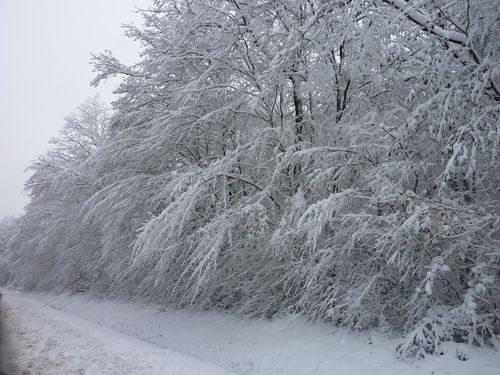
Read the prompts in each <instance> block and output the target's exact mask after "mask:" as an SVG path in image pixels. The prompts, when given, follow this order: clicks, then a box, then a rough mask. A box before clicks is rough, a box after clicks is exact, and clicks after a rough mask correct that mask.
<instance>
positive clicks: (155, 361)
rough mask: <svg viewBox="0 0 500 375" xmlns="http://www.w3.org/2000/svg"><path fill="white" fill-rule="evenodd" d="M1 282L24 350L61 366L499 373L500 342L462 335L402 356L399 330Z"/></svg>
mask: <svg viewBox="0 0 500 375" xmlns="http://www.w3.org/2000/svg"><path fill="white" fill-rule="evenodd" d="M2 292H3V294H4V303H6V304H7V306H8V307H9V310H10V311H11V314H10V315H11V319H12V320H13V321H14V323H15V325H16V328H15V331H16V334H15V335H14V336H15V337H14V338H13V339H14V340H19V341H20V344H21V346H23V345H24V346H26V345H33V348H30V350H28V355H27V356H26V355H23V357H26V358H27V357H30V355H31V356H32V357H33V354H35V353H36V354H37V355H38V356H39V357H38V358H37V360H38V361H39V358H43V359H44V360H47V361H51V360H52V359H53V358H55V361H56V362H57V363H63V364H62V366H66V367H65V368H64V369H65V371H63V372H57V371H56V370H54V371H53V372H52V373H54V374H56V373H66V374H72V373H77V374H78V373H85V374H115V373H116V374H119V373H127V374H133V373H135V374H179V375H180V374H193V375H194V374H229V373H233V374H240V375H285V374H286V375H365V374H370V375H393V374H406V375H427V374H428V375H431V374H433V375H445V374H450V375H451V374H453V375H462V374H463V375H465V374H477V375H490V374H491V375H493V374H500V353H499V352H498V351H496V350H494V349H492V348H477V347H468V348H466V350H467V351H468V353H470V358H469V359H468V360H467V361H460V360H459V359H458V358H457V355H456V352H457V350H458V349H459V350H463V348H462V346H463V345H458V344H453V343H447V344H446V345H444V346H443V351H444V354H443V355H441V356H428V357H426V358H425V359H423V360H417V361H412V362H403V361H400V360H398V359H396V358H395V355H394V349H395V347H396V345H397V343H398V342H399V340H400V339H399V338H388V337H386V336H384V335H382V334H381V333H377V332H364V333H361V334H357V335H355V334H353V333H351V332H348V331H346V330H343V329H342V330H340V329H334V328H333V327H331V326H329V325H326V324H319V323H308V322H306V321H305V320H303V319H301V318H297V317H295V318H293V317H291V318H288V319H278V320H274V321H267V320H254V319H248V318H243V317H240V316H236V315H230V314H223V313H216V312H189V311H161V310H162V309H161V308H160V307H159V306H152V305H146V304H144V303H139V302H136V303H131V302H120V301H116V300H97V299H93V298H90V297H88V296H85V295H73V296H69V295H65V294H62V295H58V296H54V295H49V294H18V293H15V292H12V291H5V290H2ZM7 324H9V322H7ZM33 336H36V337H33ZM53 347H55V349H54V348H53ZM176 352H177V353H176ZM30 353H31V354H30ZM178 353H183V354H178ZM33 358H35V357H33ZM194 358H197V359H194ZM89 359H90V360H89ZM208 363H212V365H210V364H208ZM33 366H36V365H33ZM220 368H224V369H225V370H221V369H220ZM78 371H80V372H78ZM43 373H44V374H45V373H49V372H43Z"/></svg>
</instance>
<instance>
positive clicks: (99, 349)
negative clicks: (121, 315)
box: [3, 291, 231, 375]
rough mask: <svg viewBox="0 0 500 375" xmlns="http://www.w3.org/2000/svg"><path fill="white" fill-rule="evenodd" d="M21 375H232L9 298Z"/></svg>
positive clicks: (18, 298)
mask: <svg viewBox="0 0 500 375" xmlns="http://www.w3.org/2000/svg"><path fill="white" fill-rule="evenodd" d="M3 292H4V301H3V306H4V310H5V314H4V318H5V322H4V324H5V326H6V328H7V329H8V330H9V331H10V332H9V342H10V345H12V346H13V347H14V348H13V349H14V350H13V351H14V352H16V353H18V354H17V358H15V359H14V362H17V367H19V371H18V372H19V374H26V375H27V374H32V375H34V374H40V375H42V374H43V375H48V374H54V375H56V374H58V375H59V374H68V375H69V374H117V375H118V374H120V375H123V374H159V375H160V374H161V375H194V374H198V375H230V374H231V372H229V371H226V370H223V369H221V368H219V367H217V366H215V365H213V364H209V363H206V362H202V361H200V360H199V359H195V358H192V357H188V356H186V355H183V354H180V353H176V352H173V351H170V350H166V349H162V348H160V347H158V346H156V345H154V344H150V343H147V342H144V341H141V340H139V339H137V338H134V337H131V336H127V335H124V334H122V333H120V332H118V331H117V330H112V329H109V328H105V327H102V326H99V325H98V324H96V323H93V322H91V321H89V320H86V319H82V318H79V317H77V316H75V315H72V314H68V313H65V312H62V311H58V310H56V309H54V308H52V307H49V306H46V305H43V304H42V303H40V302H38V301H35V300H33V299H30V298H26V297H25V296H20V295H17V294H14V293H5V291H3Z"/></svg>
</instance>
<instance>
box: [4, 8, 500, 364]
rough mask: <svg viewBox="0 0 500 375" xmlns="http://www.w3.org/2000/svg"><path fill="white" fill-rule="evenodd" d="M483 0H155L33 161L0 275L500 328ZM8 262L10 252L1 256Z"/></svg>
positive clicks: (415, 343)
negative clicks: (94, 91)
mask: <svg viewBox="0 0 500 375" xmlns="http://www.w3.org/2000/svg"><path fill="white" fill-rule="evenodd" d="M497 8H498V3H497V1H496V0H485V1H481V2H477V1H470V0H458V1H455V2H452V3H450V2H448V1H444V0H429V1H427V0H423V1H404V0H385V1H382V0H373V1H358V0H353V1H326V0H298V1H297V0H280V1H269V0H257V1H248V2H244V1H240V0H223V1H221V0H190V1H187V0H161V1H160V0H157V1H155V2H154V5H152V7H151V8H150V9H147V10H144V11H142V13H143V16H144V25H143V26H142V27H135V26H130V27H128V28H127V35H128V36H129V37H130V38H133V39H135V40H137V42H139V43H140V44H141V45H142V55H141V60H140V62H139V63H137V64H136V65H133V66H125V65H123V64H122V63H120V62H119V61H118V60H117V59H116V58H115V57H113V56H112V55H111V54H110V53H108V52H106V53H103V54H99V55H95V56H94V58H93V63H94V65H95V68H96V72H97V77H96V79H95V81H94V84H96V85H97V84H98V83H99V82H100V81H101V80H105V79H107V78H108V77H112V76H120V77H122V81H121V84H120V86H119V88H118V89H117V94H118V95H119V96H118V99H117V100H116V101H115V102H114V103H113V106H112V116H111V117H108V115H107V110H106V109H105V108H104V106H103V105H102V104H101V103H99V102H98V101H97V100H91V101H89V102H87V103H85V104H84V105H83V106H82V107H80V108H79V110H78V111H77V112H76V113H75V114H74V115H72V116H70V117H68V118H67V120H66V123H65V125H64V127H63V130H62V133H61V135H60V136H59V137H58V138H57V139H55V141H54V147H53V148H52V149H51V150H50V151H48V152H47V154H46V155H45V156H43V157H41V158H40V159H39V160H38V161H36V162H35V163H34V164H33V165H32V166H31V169H32V172H33V173H32V177H31V178H30V180H29V181H28V183H27V185H26V188H27V190H28V192H29V193H30V195H31V203H30V204H29V205H28V207H27V211H26V214H25V215H24V216H22V217H21V218H19V219H18V220H17V221H16V222H15V225H14V226H15V228H16V230H15V231H14V232H12V235H11V236H10V240H9V241H8V245H6V249H7V250H3V251H4V252H6V254H7V255H8V259H9V261H8V268H9V270H10V272H11V274H12V276H11V282H12V283H13V284H14V285H17V286H19V287H24V288H27V289H36V290H72V291H81V290H89V289H94V290H98V291H101V292H107V293H111V294H123V295H141V296H143V297H146V298H148V299H149V300H151V301H155V302H161V303H165V304H168V305H173V306H179V307H189V306H197V307H199V308H203V309H226V310H232V311H239V312H244V313H246V314H249V315H255V316H267V317H273V316H276V315H279V314H287V313H300V314H304V315H305V316H307V317H310V318H317V319H321V320H325V321H328V322H331V323H332V324H335V325H342V326H348V327H351V328H353V329H356V330H360V329H366V328H370V327H375V326H382V327H384V328H385V329H389V330H392V331H395V332H404V333H405V339H404V340H403V342H402V343H401V345H400V346H399V347H398V348H397V352H398V354H399V355H400V356H402V357H406V356H417V357H421V356H423V355H424V354H425V353H435V352H438V351H439V344H440V343H441V342H442V341H447V340H454V341H458V342H468V343H473V344H478V345H483V344H492V342H493V341H494V340H495V336H496V335H497V334H499V333H500V331H499V330H500V283H499V276H500V262H499V257H500V250H499V249H500V217H499V214H500V211H499V207H500V205H499V203H500V190H499V186H500V173H499V171H500V158H499V142H500V127H499V114H500V92H499V87H500V84H499V76H500V73H499V72H500V65H499V63H498V62H499V61H500V52H499V48H498V40H499V37H500V28H499V23H498V12H497V10H498V9H497ZM5 264H7V263H5Z"/></svg>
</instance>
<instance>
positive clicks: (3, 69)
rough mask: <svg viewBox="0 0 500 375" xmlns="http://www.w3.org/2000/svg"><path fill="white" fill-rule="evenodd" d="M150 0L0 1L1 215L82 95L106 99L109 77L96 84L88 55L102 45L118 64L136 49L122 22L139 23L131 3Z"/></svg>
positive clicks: (13, 210) (13, 207) (14, 207)
mask: <svg viewBox="0 0 500 375" xmlns="http://www.w3.org/2000/svg"><path fill="white" fill-rule="evenodd" d="M151 3H152V0H43V1H42V0H0V218H1V217H3V216H5V215H12V214H14V215H17V214H19V213H21V212H22V210H23V207H24V205H25V204H26V203H27V197H26V196H25V195H24V194H23V193H22V189H23V184H24V181H25V180H26V178H27V174H26V173H24V170H25V169H26V167H27V166H28V165H29V163H30V161H31V160H34V159H35V158H36V157H37V156H39V155H41V154H42V153H43V152H44V151H45V150H46V149H47V147H48V140H49V139H50V138H52V137H54V136H56V135H57V133H58V130H59V128H60V127H61V125H62V123H63V119H64V117H65V116H66V115H67V114H69V113H70V112H71V111H73V110H74V109H75V107H76V106H77V105H78V104H79V103H81V102H82V101H84V100H85V99H86V98H87V97H89V96H92V95H94V94H96V93H100V94H101V97H102V98H103V99H104V100H106V101H107V102H110V101H111V100H112V91H113V88H114V87H113V86H114V85H115V84H116V83H113V82H109V83H107V84H106V85H105V86H101V87H99V88H97V89H95V88H92V87H90V86H89V82H90V81H91V80H92V78H93V77H94V73H93V72H92V66H91V65H90V64H89V60H90V53H91V52H101V51H103V50H105V49H109V50H111V51H112V52H113V54H115V55H116V56H117V57H119V58H120V59H122V60H123V61H125V62H127V63H130V62H133V61H135V60H136V59H137V53H138V46H137V45H136V44H135V43H134V42H132V41H130V40H128V39H127V38H126V37H124V36H123V30H122V28H121V25H122V24H124V23H131V22H133V23H135V24H140V23H141V18H140V16H139V15H138V14H136V13H135V9H136V6H137V7H140V8H147V7H148V6H149V5H150V4H151Z"/></svg>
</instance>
